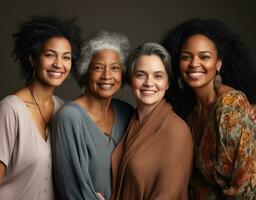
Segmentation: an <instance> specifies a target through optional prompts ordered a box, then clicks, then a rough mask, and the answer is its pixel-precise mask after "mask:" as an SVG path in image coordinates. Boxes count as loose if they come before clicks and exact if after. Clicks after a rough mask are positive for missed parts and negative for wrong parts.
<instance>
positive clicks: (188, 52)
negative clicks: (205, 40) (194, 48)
mask: <svg viewBox="0 0 256 200" xmlns="http://www.w3.org/2000/svg"><path fill="white" fill-rule="evenodd" d="M181 53H187V54H191V52H190V51H181ZM199 53H209V54H213V53H212V52H211V51H199Z"/></svg>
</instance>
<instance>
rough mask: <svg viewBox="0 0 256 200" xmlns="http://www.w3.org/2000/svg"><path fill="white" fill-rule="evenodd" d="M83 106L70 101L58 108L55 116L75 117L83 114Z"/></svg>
mask: <svg viewBox="0 0 256 200" xmlns="http://www.w3.org/2000/svg"><path fill="white" fill-rule="evenodd" d="M81 112H82V111H81V108H80V107H79V106H78V105H77V104H76V103H74V102H72V101H68V102H65V103H64V105H63V106H62V107H61V108H60V109H59V110H58V112H57V113H56V115H55V118H69V119H72V118H75V117H78V116H79V117H80V116H81Z"/></svg>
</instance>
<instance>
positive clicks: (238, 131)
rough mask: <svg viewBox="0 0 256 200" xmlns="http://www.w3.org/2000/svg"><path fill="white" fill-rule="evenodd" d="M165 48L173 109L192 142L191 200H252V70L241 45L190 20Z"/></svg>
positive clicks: (255, 160)
mask: <svg viewBox="0 0 256 200" xmlns="http://www.w3.org/2000/svg"><path fill="white" fill-rule="evenodd" d="M164 46H165V47H166V48H167V50H168V51H169V53H170V54H171V55H172V63H173V67H174V72H175V76H176V78H177V80H176V85H175V88H176V93H175V94H174V95H176V99H175V100H174V101H173V100H172V104H173V105H175V108H176V111H177V112H178V114H179V115H180V116H181V117H183V119H184V120H185V121H186V122H187V123H188V124H189V126H190V128H191V132H192V135H193V140H194V155H195V160H194V169H193V175H192V178H191V195H192V196H191V197H192V199H228V198H231V199H255V197H256V145H255V142H256V137H255V132H256V124H255V123H254V122H253V120H252V119H251V116H250V115H249V112H250V103H255V102H256V95H255V91H256V77H255V75H256V69H255V65H254V62H253V61H252V59H251V57H250V56H249V53H248V51H247V50H246V48H245V46H244V44H243V43H242V42H241V40H240V38H239V37H238V36H237V35H236V34H234V33H233V32H232V31H231V30H230V29H229V28H228V27H227V26H226V25H225V24H223V23H222V22H220V21H218V20H201V19H195V20H190V21H187V22H184V23H182V24H180V25H178V26H177V27H175V28H174V29H173V30H171V32H170V33H169V35H168V36H167V37H166V39H165V41H164ZM247 98H248V100H247ZM249 102H250V103H249Z"/></svg>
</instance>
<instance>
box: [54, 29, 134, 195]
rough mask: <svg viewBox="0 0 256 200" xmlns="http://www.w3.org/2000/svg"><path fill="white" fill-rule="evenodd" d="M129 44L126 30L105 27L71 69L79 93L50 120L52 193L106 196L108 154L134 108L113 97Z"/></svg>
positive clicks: (114, 145)
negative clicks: (80, 90) (120, 31)
mask: <svg viewBox="0 0 256 200" xmlns="http://www.w3.org/2000/svg"><path fill="white" fill-rule="evenodd" d="M129 50H130V43H129V41H128V39H127V38H126V37H125V36H123V35H121V34H118V33H110V32H106V31H103V32H99V33H98V34H96V35H95V36H93V37H92V38H91V39H90V40H88V41H87V42H86V44H85V46H84V47H83V50H82V52H83V53H82V54H83V55H82V59H81V62H80V64H79V65H78V67H77V68H76V69H75V70H74V72H75V78H76V79H77V82H78V83H79V85H80V87H81V88H84V89H83V94H82V95H81V96H80V97H78V98H77V99H75V100H74V101H72V102H69V103H67V104H66V105H65V106H63V108H62V109H61V110H60V111H59V112H58V113H57V115H56V117H55V120H54V123H53V132H54V133H55V135H54V137H53V170H54V181H55V189H56V196H57V199H65V200H66V199H69V200H71V199H84V200H85V199H86V200H97V199H101V197H100V196H103V197H104V198H105V199H110V196H111V159H110V158H111V154H112V151H113V150H114V148H115V147H116V145H117V144H118V143H119V141H120V140H121V138H122V136H123V134H124V133H125V130H126V128H127V125H128V123H129V120H130V117H131V115H132V113H133V108H132V107H131V106H130V105H129V104H127V103H125V102H122V101H120V100H117V99H114V98H113V95H115V94H116V93H117V92H118V91H119V89H120V87H121V85H122V74H123V73H124V72H125V65H124V63H125V60H126V57H127V55H128V53H129Z"/></svg>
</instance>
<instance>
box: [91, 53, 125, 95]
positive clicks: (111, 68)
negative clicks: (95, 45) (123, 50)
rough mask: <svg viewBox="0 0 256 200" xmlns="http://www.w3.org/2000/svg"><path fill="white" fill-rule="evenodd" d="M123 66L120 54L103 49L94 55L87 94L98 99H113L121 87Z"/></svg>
mask: <svg viewBox="0 0 256 200" xmlns="http://www.w3.org/2000/svg"><path fill="white" fill-rule="evenodd" d="M121 83H122V66H121V60H120V55H119V53H118V52H116V51H114V50H110V49H103V50H100V51H98V52H97V53H95V54H94V55H93V58H92V60H91V63H90V66H89V69H88V80H87V93H88V94H90V95H93V96H95V97H97V98H102V99H105V98H112V97H113V95H114V94H115V93H117V92H118V90H119V89H120V87H121Z"/></svg>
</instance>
